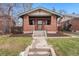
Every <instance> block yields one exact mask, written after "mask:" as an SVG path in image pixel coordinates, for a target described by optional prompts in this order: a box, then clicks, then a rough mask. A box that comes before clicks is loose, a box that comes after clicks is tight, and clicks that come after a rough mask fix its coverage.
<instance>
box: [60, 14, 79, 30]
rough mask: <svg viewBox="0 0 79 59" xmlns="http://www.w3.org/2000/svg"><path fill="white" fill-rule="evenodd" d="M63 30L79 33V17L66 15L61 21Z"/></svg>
mask: <svg viewBox="0 0 79 59" xmlns="http://www.w3.org/2000/svg"><path fill="white" fill-rule="evenodd" d="M60 24H61V29H64V30H66V31H79V15H76V14H70V15H69V14H65V15H63V18H62V19H61V21H60Z"/></svg>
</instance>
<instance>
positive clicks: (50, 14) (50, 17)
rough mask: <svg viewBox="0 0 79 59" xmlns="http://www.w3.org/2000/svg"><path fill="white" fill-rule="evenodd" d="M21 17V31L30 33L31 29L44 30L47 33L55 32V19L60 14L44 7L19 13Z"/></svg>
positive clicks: (56, 29) (56, 30)
mask: <svg viewBox="0 0 79 59" xmlns="http://www.w3.org/2000/svg"><path fill="white" fill-rule="evenodd" d="M19 17H20V18H22V19H23V25H22V27H23V33H32V31H33V30H46V31H47V33H57V32H58V27H57V20H58V19H60V18H61V17H62V16H61V15H60V14H59V13H57V12H55V11H51V10H49V9H46V8H42V7H39V8H35V9H31V10H29V11H26V12H23V13H20V14H19Z"/></svg>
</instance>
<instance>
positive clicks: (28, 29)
mask: <svg viewBox="0 0 79 59" xmlns="http://www.w3.org/2000/svg"><path fill="white" fill-rule="evenodd" d="M23 19H24V23H23V32H24V33H31V32H32V31H33V30H35V25H29V16H27V15H25V16H24V17H23ZM44 30H47V32H48V33H56V32H57V31H58V30H57V20H56V16H55V15H52V16H51V24H50V25H44Z"/></svg>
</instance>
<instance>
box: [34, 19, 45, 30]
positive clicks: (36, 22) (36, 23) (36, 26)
mask: <svg viewBox="0 0 79 59" xmlns="http://www.w3.org/2000/svg"><path fill="white" fill-rule="evenodd" d="M41 20H42V24H38V21H39V19H38V18H35V30H39V29H38V26H39V25H41V26H42V28H41V30H44V23H45V19H44V18H41Z"/></svg>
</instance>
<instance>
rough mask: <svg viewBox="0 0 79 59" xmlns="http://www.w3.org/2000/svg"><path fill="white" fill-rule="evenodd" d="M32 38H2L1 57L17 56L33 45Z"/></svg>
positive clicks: (0, 45)
mask: <svg viewBox="0 0 79 59" xmlns="http://www.w3.org/2000/svg"><path fill="white" fill-rule="evenodd" d="M31 39H32V38H31V37H8V36H0V55H2V56H16V55H19V53H20V52H21V51H24V49H25V48H26V47H27V46H28V45H29V44H31V41H32V40H31Z"/></svg>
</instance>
